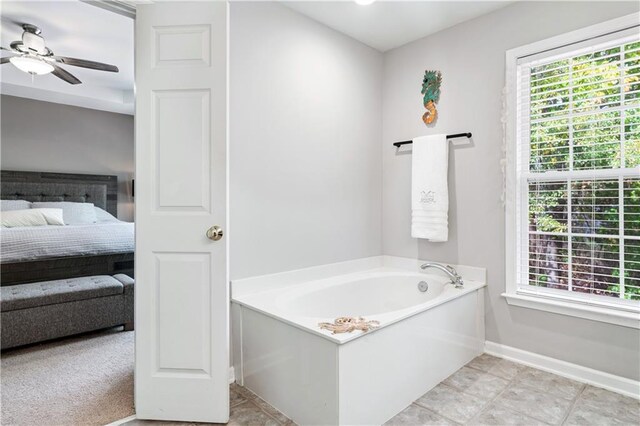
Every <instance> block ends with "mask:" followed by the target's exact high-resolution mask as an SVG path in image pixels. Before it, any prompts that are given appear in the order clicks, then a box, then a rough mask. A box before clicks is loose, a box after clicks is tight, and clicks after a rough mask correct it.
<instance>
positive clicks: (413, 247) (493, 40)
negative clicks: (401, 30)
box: [382, 2, 640, 380]
mask: <svg viewBox="0 0 640 426" xmlns="http://www.w3.org/2000/svg"><path fill="white" fill-rule="evenodd" d="M637 10H638V4H637V3H604V2H589V3H565V2H562V3H560V2H539V3H533V2H524V3H517V4H514V5H511V6H508V7H506V8H504V9H500V10H498V11H496V12H494V13H491V14H488V15H484V16H481V17H479V18H477V19H474V20H472V21H469V22H465V23H463V24H460V25H457V26H455V27H452V28H450V29H447V30H444V31H441V32H439V33H437V34H434V35H432V36H429V37H426V38H423V39H421V40H418V41H416V42H413V43H410V44H408V45H405V46H402V47H399V48H397V49H394V50H391V51H389V52H387V53H386V54H385V64H384V77H383V78H384V83H383V139H382V153H383V154H382V155H383V215H382V219H383V224H384V225H383V233H384V236H383V252H384V253H385V254H389V255H397V256H406V257H419V258H423V259H433V260H439V261H444V262H454V263H460V264H467V265H475V266H482V267H486V268H487V270H488V278H489V291H488V297H487V304H486V309H487V312H486V333H487V340H490V341H493V342H497V343H501V344H504V345H508V346H513V347H516V348H520V349H523V350H527V351H531V352H535V353H538V354H542V355H546V356H550V357H553V358H557V359H561V360H565V361H568V362H573V363H576V364H579V365H583V366H586V367H590V368H595V369H597V370H601V371H606V372H609V373H612V374H616V375H620V376H623V377H628V378H631V379H634V380H638V379H640V334H639V332H638V330H634V329H630V328H624V327H619V326H614V325H608V324H604V323H599V322H592V321H587V320H583V319H578V318H572V317H567V316H561V315H556V314H551V313H546V312H541V311H535V310H531V309H525V308H519V307H511V306H508V305H507V303H506V302H505V300H504V298H502V297H501V296H500V294H501V293H502V292H504V290H505V261H504V259H505V252H504V235H505V232H504V228H505V219H504V208H503V206H502V203H501V201H500V194H501V193H502V182H503V177H502V172H501V169H500V159H501V158H502V156H503V154H502V127H501V123H500V117H501V107H502V100H501V93H502V89H503V86H504V74H505V59H504V58H505V51H506V50H508V49H510V48H513V47H517V46H521V45H524V44H528V43H531V42H535V41H538V40H541V39H544V38H548V37H551V36H554V35H557V34H561V33H564V32H568V31H571V30H574V29H578V28H581V27H584V26H588V25H591V24H595V23H598V22H602V21H605V20H608V19H612V18H615V17H619V16H622V15H625V14H628V13H632V12H634V11H637ZM427 68H428V69H438V70H441V71H442V74H443V83H442V95H441V98H440V102H439V104H438V111H439V119H438V123H437V126H435V128H433V129H430V128H426V127H425V126H424V124H423V123H422V121H421V116H422V114H423V112H424V108H423V107H422V104H421V95H420V85H421V82H422V75H423V73H424V70H425V69H427ZM467 131H470V132H473V135H474V137H473V143H474V145H473V146H472V147H462V146H461V147H458V148H454V149H453V150H452V151H451V154H450V160H449V161H450V164H449V166H450V174H449V183H450V202H451V208H450V239H449V242H447V243H429V242H425V241H422V240H421V241H418V240H416V239H412V238H411V235H410V219H411V212H410V205H411V203H410V199H409V195H410V194H409V192H410V181H411V154H410V153H402V154H397V153H396V150H395V148H394V147H393V146H391V143H392V142H394V141H396V140H406V139H411V138H413V137H415V136H419V135H422V134H429V133H458V132H467ZM403 151H404V150H403Z"/></svg>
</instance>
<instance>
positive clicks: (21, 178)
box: [0, 170, 118, 217]
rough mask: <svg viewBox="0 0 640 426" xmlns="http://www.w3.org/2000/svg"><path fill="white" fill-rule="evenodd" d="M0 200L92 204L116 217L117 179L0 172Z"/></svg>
mask: <svg viewBox="0 0 640 426" xmlns="http://www.w3.org/2000/svg"><path fill="white" fill-rule="evenodd" d="M0 179H1V182H0V187H1V190H0V198H1V199H3V200H28V201H71V202H75V203H93V204H94V205H95V206H97V207H100V208H101V209H104V210H106V211H108V212H109V213H111V214H112V215H114V216H116V217H117V214H118V177H117V176H108V175H81V174H71V173H46V172H22V171H12V170H2V173H1V176H0Z"/></svg>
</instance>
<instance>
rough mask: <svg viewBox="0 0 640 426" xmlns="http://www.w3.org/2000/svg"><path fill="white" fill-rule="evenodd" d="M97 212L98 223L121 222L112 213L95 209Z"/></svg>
mask: <svg viewBox="0 0 640 426" xmlns="http://www.w3.org/2000/svg"><path fill="white" fill-rule="evenodd" d="M94 209H95V211H96V219H97V221H98V223H104V222H120V221H119V220H118V219H117V218H116V217H115V216H114V215H112V214H111V213H109V212H107V211H104V210H102V209H101V208H100V207H94Z"/></svg>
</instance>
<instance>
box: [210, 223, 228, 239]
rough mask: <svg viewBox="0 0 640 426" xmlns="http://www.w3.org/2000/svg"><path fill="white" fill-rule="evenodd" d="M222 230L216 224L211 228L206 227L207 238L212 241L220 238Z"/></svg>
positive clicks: (222, 233)
mask: <svg viewBox="0 0 640 426" xmlns="http://www.w3.org/2000/svg"><path fill="white" fill-rule="evenodd" d="M223 235H224V232H222V228H220V227H219V226H218V225H214V226H212V227H211V228H209V229H207V238H209V239H210V240H213V241H218V240H220V239H222V236H223Z"/></svg>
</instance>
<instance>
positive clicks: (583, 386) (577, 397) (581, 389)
mask: <svg viewBox="0 0 640 426" xmlns="http://www.w3.org/2000/svg"><path fill="white" fill-rule="evenodd" d="M586 388H587V384H586V383H583V384H582V387H581V388H580V391H579V392H578V393H577V394H576V396H575V398H574V399H573V401H572V402H571V406H570V407H569V409H568V410H567V413H566V414H565V416H564V417H563V418H562V421H561V422H560V423H559V424H561V425H564V424H565V423H566V422H567V420H568V419H569V416H571V413H572V412H573V409H574V408H575V406H576V403H577V402H578V400H579V399H580V397H581V396H582V393H583V392H584V390H585V389H586Z"/></svg>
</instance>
